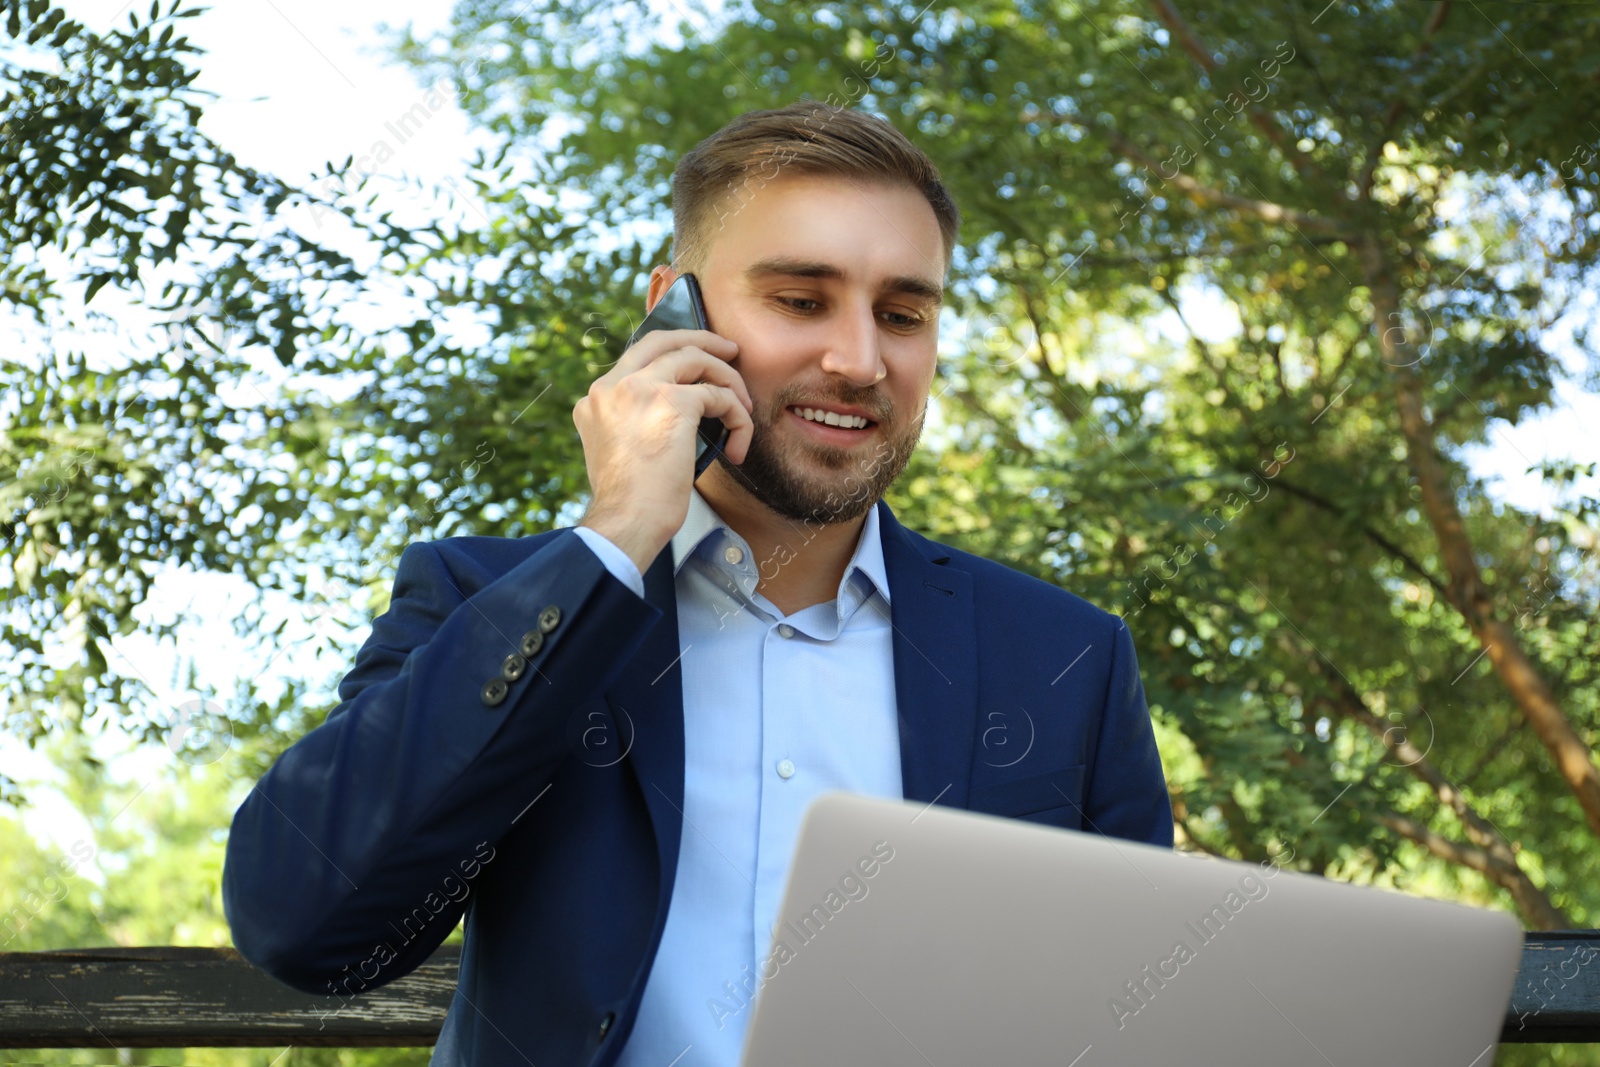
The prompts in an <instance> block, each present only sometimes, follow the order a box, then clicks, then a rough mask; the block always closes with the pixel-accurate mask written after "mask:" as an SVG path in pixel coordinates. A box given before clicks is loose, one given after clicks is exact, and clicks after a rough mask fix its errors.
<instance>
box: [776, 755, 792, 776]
mask: <svg viewBox="0 0 1600 1067" xmlns="http://www.w3.org/2000/svg"><path fill="white" fill-rule="evenodd" d="M778 777H779V778H793V777H794V761H793V760H786V759H781V760H779V761H778Z"/></svg>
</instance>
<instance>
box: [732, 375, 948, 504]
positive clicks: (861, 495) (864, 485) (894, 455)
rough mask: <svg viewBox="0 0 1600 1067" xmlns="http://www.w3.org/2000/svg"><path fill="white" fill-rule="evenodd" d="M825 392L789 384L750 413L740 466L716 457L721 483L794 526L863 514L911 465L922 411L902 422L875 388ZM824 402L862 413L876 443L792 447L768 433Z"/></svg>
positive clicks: (797, 443) (805, 443) (789, 438)
mask: <svg viewBox="0 0 1600 1067" xmlns="http://www.w3.org/2000/svg"><path fill="white" fill-rule="evenodd" d="M831 392H832V393H833V395H831V396H827V397H818V395H817V390H814V389H802V388H800V387H794V386H791V387H789V388H787V389H784V390H783V391H781V392H780V393H779V394H778V396H777V397H775V398H774V399H773V401H772V403H770V404H768V405H767V406H766V407H765V408H764V409H762V408H758V409H757V412H756V415H757V417H756V418H755V419H753V420H752V421H753V422H754V424H755V431H754V433H753V435H752V436H751V439H750V449H749V452H748V453H747V454H746V456H745V460H744V462H743V463H742V464H739V465H737V466H736V465H735V464H733V463H732V462H730V461H729V459H728V457H726V456H724V455H722V454H720V453H719V454H718V455H717V463H719V464H720V465H721V466H722V469H723V470H724V471H725V472H726V473H727V475H728V478H729V480H730V481H732V482H733V484H735V485H737V486H739V487H740V488H742V489H744V490H745V491H746V492H747V493H749V494H750V495H751V496H753V497H755V498H756V499H757V500H759V501H761V502H762V503H763V504H765V505H766V506H767V507H769V508H771V509H772V510H773V511H775V512H777V513H778V514H779V515H782V516H784V517H785V518H790V519H794V520H796V521H798V522H817V523H822V524H823V525H829V524H833V523H843V522H851V521H854V520H855V519H858V518H860V517H861V516H862V515H865V514H866V513H867V509H869V508H871V507H873V506H874V505H876V504H877V503H878V501H879V500H881V499H883V494H884V493H885V492H887V491H888V489H889V486H891V485H893V484H894V481H895V479H896V478H898V477H900V474H901V472H902V471H904V470H905V469H906V464H907V463H909V462H910V461H911V454H912V453H913V452H915V451H916V448H917V442H918V441H920V440H921V439H922V424H923V420H924V418H925V417H926V415H927V405H926V404H924V405H923V407H922V410H920V411H918V412H917V414H916V417H915V418H913V419H911V420H909V421H906V422H905V423H904V424H902V423H901V422H900V420H899V419H897V418H896V417H895V413H894V411H893V408H892V407H891V406H890V405H889V403H888V401H887V400H885V399H884V398H883V397H882V395H881V394H879V393H878V392H876V391H875V390H872V389H852V388H850V387H848V386H845V387H843V388H841V389H836V390H831ZM827 402H832V403H835V404H838V405H841V406H853V407H860V408H863V409H865V410H866V411H868V412H869V413H870V414H869V415H868V418H870V419H872V421H873V422H874V423H875V428H876V430H877V441H876V443H875V444H874V445H858V446H856V447H854V448H839V447H836V446H834V445H824V444H818V443H816V442H813V441H797V440H794V439H793V437H792V436H789V435H779V434H778V433H777V432H776V430H777V427H778V426H779V425H781V423H782V422H783V421H784V420H786V419H788V417H789V413H788V409H789V407H790V406H792V405H799V406H801V407H809V406H815V405H817V404H819V403H827ZM819 468H820V469H819Z"/></svg>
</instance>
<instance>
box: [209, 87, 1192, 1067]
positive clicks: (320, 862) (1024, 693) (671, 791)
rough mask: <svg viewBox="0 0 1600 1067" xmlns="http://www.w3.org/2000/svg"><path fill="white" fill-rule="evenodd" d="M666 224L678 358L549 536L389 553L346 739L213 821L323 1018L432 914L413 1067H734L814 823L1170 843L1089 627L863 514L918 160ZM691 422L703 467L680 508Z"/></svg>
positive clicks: (873, 513) (925, 332)
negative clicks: (703, 451)
mask: <svg viewBox="0 0 1600 1067" xmlns="http://www.w3.org/2000/svg"><path fill="white" fill-rule="evenodd" d="M673 197H674V204H673V209H674V234H675V249H674V251H675V256H674V265H673V267H671V268H669V267H666V266H658V267H657V268H656V269H655V271H654V272H653V273H652V275H651V279H650V288H649V303H650V304H651V305H652V306H653V305H654V304H655V302H656V301H658V300H659V299H660V298H661V296H662V294H663V293H664V292H665V291H666V289H667V287H668V286H669V285H670V284H671V282H672V281H673V280H674V279H675V278H676V277H677V276H678V275H679V274H680V273H693V274H694V275H696V277H697V278H698V280H699V281H700V283H701V285H702V286H703V290H704V294H705V303H706V308H707V311H708V315H709V318H710V326H711V330H710V331H670V332H660V333H655V334H651V335H648V336H646V337H645V338H644V339H642V340H641V341H639V342H638V343H637V344H635V345H634V346H633V347H632V348H630V349H629V350H628V351H627V352H626V353H624V354H623V356H622V358H621V359H620V360H619V361H618V362H617V364H616V366H614V367H613V368H612V369H611V370H610V371H609V372H608V373H606V374H605V375H604V376H603V377H601V378H600V379H599V380H598V381H596V382H595V383H594V384H593V386H592V387H591V388H590V390H589V393H588V395H587V396H585V397H584V398H582V399H580V400H579V401H578V402H577V405H576V407H575V408H574V411H573V418H574V422H575V423H576V425H577V428H578V432H579V434H580V436H581V437H582V440H583V448H584V455H585V459H586V462H587V465H588V470H589V477H590V482H591V486H592V490H593V496H592V502H591V505H590V507H589V510H588V512H587V514H586V515H585V517H584V519H583V522H582V524H581V525H580V526H579V527H578V528H576V529H574V530H558V531H554V532H551V533H548V534H543V535H539V536H536V537H528V538H522V539H518V540H508V539H503V538H492V537H476V538H453V539H447V540H444V541H439V542H434V543H418V544H414V545H412V546H410V547H409V548H408V549H407V550H406V552H405V553H404V555H403V556H402V557H401V560H400V566H399V572H398V574H397V575H396V578H395V586H394V597H393V601H392V603H391V606H390V609H389V611H388V612H387V613H386V614H384V615H383V616H381V617H380V618H378V619H377V620H376V621H375V622H374V623H373V632H372V636H371V637H370V638H369V639H368V641H367V642H366V644H365V645H364V646H363V648H362V650H361V652H360V654H359V655H358V657H357V659H356V664H355V667H354V669H353V670H352V671H351V672H350V674H349V675H348V676H347V677H346V678H345V679H344V681H343V683H342V684H341V685H340V697H341V699H342V702H341V703H340V704H339V706H338V707H337V708H335V709H334V710H333V712H332V713H331V714H330V715H329V716H328V721H327V722H326V723H325V724H324V725H323V726H321V727H319V728H318V729H316V730H314V731H312V732H311V733H310V734H308V735H307V736H306V737H305V738H303V739H302V740H301V741H299V742H298V743H297V744H295V745H294V746H293V747H292V748H290V749H289V750H288V751H287V752H285V753H284V755H283V756H282V758H281V759H280V760H279V761H278V763H277V764H276V765H275V766H274V767H273V768H272V770H271V771H269V772H268V774H267V775H266V776H265V777H264V778H263V779H262V781H261V782H260V783H259V784H258V786H257V787H256V789H255V790H254V791H253V792H252V793H251V795H250V797H249V798H248V799H247V800H246V801H245V803H244V804H243V806H241V808H240V809H239V812H238V815H237V816H236V817H235V820H234V826H233V833H232V836H231V837H230V839H229V843H228V857H227V867H226V870H225V872H224V878H223V891H224V901H225V904H226V907H227V913H228V917H229V920H230V922H231V923H232V924H233V931H234V938H235V942H236V943H237V945H238V946H239V949H240V951H241V952H242V953H243V954H244V955H245V956H246V957H247V958H248V959H250V960H252V961H253V962H255V963H257V964H258V965H259V966H261V967H262V968H264V969H265V970H267V971H268V972H269V973H271V974H273V975H275V976H277V977H278V978H280V979H281V980H283V981H285V982H287V983H289V984H290V985H293V986H296V987H297V988H300V989H304V990H306V991H309V992H316V993H326V994H329V995H330V1010H336V1009H337V1007H338V1006H339V1005H340V1004H342V1003H343V1002H344V1000H346V999H348V998H349V997H350V996H353V995H354V994H356V993H359V992H362V991H364V990H366V989H371V988H373V987H375V986H377V985H380V984H382V983H384V982H387V981H391V980H393V979H394V978H397V977H399V976H401V975H403V974H405V973H406V972H408V971H409V970H411V969H412V968H414V967H415V966H416V965H417V964H419V963H421V962H422V961H423V960H425V959H426V958H427V956H428V955H429V954H430V953H431V952H432V951H433V950H434V949H435V948H436V947H437V946H438V944H439V942H440V941H441V940H443V938H444V937H445V936H446V934H448V933H449V931H450V930H451V929H452V928H453V927H454V925H455V923H456V920H457V919H458V918H459V917H460V916H461V915H462V914H463V912H465V914H466V916H467V927H466V945H465V949H464V951H463V955H462V960H461V977H460V986H459V989H458V992H457V994H456V998H455V1001H454V1004H453V1006H452V1008H451V1011H450V1014H449V1018H448V1019H447V1020H446V1022H445V1026H444V1031H443V1033H442V1034H441V1035H440V1039H439V1044H438V1047H437V1049H436V1051H435V1055H434V1062H435V1063H438V1064H452V1065H453V1064H501V1063H506V1064H512V1063H518V1064H520V1063H537V1064H540V1065H541V1067H543V1065H547V1064H562V1065H565V1064H580V1063H581V1064H590V1063H594V1064H612V1063H621V1064H624V1065H626V1067H645V1065H651V1067H666V1065H668V1064H678V1065H681V1067H690V1065H719V1067H732V1065H733V1064H735V1063H736V1062H737V1060H738V1055H739V1050H740V1042H741V1039H742V1037H743V1034H744V1031H745V1028H746V1026H747V1024H748V1022H749V1018H750V1007H751V1004H752V1000H753V996H754V994H755V993H756V991H757V990H758V988H759V985H760V977H761V976H759V975H758V974H757V973H756V969H757V967H758V966H759V964H758V961H760V960H762V959H763V958H765V957H766V955H767V950H768V947H769V939H770V932H771V929H772V927H773V925H774V924H775V923H777V922H778V921H780V917H779V916H778V915H777V909H778V905H779V897H780V894H781V892H782V889H783V881H784V877H785V875H786V873H787V866H788V861H789V858H790V851H791V849H792V847H793V844H794V839H795V835H796V833H797V830H798V826H799V821H800V817H801V814H802V812H803V811H804V809H805V806H806V804H807V803H808V802H809V801H810V800H811V799H812V798H814V797H815V796H817V795H818V794H820V793H823V792H827V791H829V790H834V789H847V790H851V791H854V792H860V793H868V794H876V795H881V796H891V797H905V798H907V799H910V800H917V801H922V802H924V803H929V802H934V803H940V804H948V805H951V806H956V807H964V808H970V809H973V810H977V811H984V812H990V813H993V814H998V815H1007V816H1013V817H1017V818H1026V819H1030V820H1032V821H1036V822H1043V823H1049V824H1052V825H1056V826H1062V827H1069V828H1074V829H1084V830H1090V831H1096V832H1100V833H1104V834H1110V835H1116V836H1121V837H1125V838H1129V839H1132V840H1139V841H1148V842H1153V843H1159V844H1165V845H1170V843H1171V841H1172V815H1171V808H1170V805H1169V803H1168V799H1167V794H1166V789H1165V785H1164V782H1163V779H1162V774H1161V765H1160V760H1159V757H1158V755H1157V753H1156V748H1155V743H1154V738H1153V735H1152V731H1151V726H1150V721H1149V716H1148V714H1147V712H1146V710H1145V704H1144V697H1143V691H1142V688H1141V686H1140V684H1139V679H1138V672H1137V667H1136V665H1135V663H1134V656H1133V645H1132V642H1131V640H1130V638H1129V635H1128V632H1127V630H1126V628H1125V627H1124V626H1123V625H1122V624H1121V622H1120V620H1118V619H1116V618H1114V617H1112V616H1110V615H1107V614H1105V613H1104V612H1101V611H1099V610H1098V609H1096V608H1093V607H1091V606H1089V605H1088V604H1086V603H1084V602H1083V601H1081V600H1079V599H1077V598H1076V597H1073V596H1072V595H1070V594H1068V593H1066V592H1063V591H1062V590H1060V589H1057V588H1055V587H1053V586H1050V585H1047V584H1045V583H1042V582H1039V581H1037V580H1035V579H1033V578H1029V577H1026V576H1024V575H1021V574H1019V573H1017V572H1014V571H1011V570H1009V569H1007V568H1005V567H1002V566H999V565H997V564H994V563H991V562H989V561H986V560H983V559H980V558H977V557H974V556H970V555H967V554H965V553H962V552H959V551H956V550H954V549H950V548H946V547H944V546H941V545H938V544H936V543H934V542H931V541H928V540H926V539H925V538H922V537H919V536H918V535H916V534H913V533H911V532H910V531H907V530H906V529H904V528H903V527H902V526H901V525H900V524H899V523H898V522H897V521H896V520H895V518H894V516H893V515H892V514H891V513H890V511H889V509H888V507H887V506H886V505H884V504H883V503H882V502H881V500H880V498H881V496H882V494H883V492H884V490H885V489H886V488H887V487H888V486H889V484H890V483H891V482H892V481H893V480H894V478H895V477H896V475H898V474H899V473H900V471H901V470H902V469H903V468H904V466H905V463H906V461H907V458H908V457H909V456H910V454H911V450H912V449H913V448H914V447H915V446H916V443H917V440H918V436H919V434H920V431H921V427H922V422H923V415H924V412H925V410H926V406H927V403H928V394H929V388H930V384H931V382H932V379H933V374H934V365H935V359H936V348H937V337H938V335H937V326H938V311H939V304H940V295H941V292H942V290H943V285H944V276H945V272H946V270H947V268H948V265H949V260H950V254H951V249H952V246H953V243H954V239H955V233H956V226H957V212H956V208H955V205H954V204H953V203H952V202H951V199H950V197H949V195H948V193H947V192H946V190H945V188H944V186H943V185H942V184H941V183H940V181H939V177H938V173H937V171H936V170H935V168H934V167H933V165H932V164H931V163H930V162H929V160H928V159H927V157H926V156H925V155H923V153H922V152H921V151H919V150H918V149H917V148H916V147H915V146H913V145H912V144H911V143H910V142H909V141H908V140H906V139H905V138H904V137H903V136H902V135H901V134H899V133H898V132H897V131H895V130H894V129H893V127H891V126H890V125H889V124H888V123H886V122H884V121H882V120H880V119H876V118H873V117H871V116H867V115H864V114H861V113H858V112H854V111H849V110H845V109H840V108H833V107H828V106H824V105H821V104H815V103H803V104H796V105H793V106H791V107H787V108H783V109H781V110H778V111H769V112H755V113H752V114H748V115H745V116H743V117H741V118H739V119H737V120H735V121H734V122H733V123H731V124H729V125H728V126H727V127H725V128H724V129H723V130H721V131H719V132H718V133H716V134H714V135H713V136H712V137H710V138H709V139H707V140H706V141H705V142H703V143H702V144H700V145H699V146H698V147H697V148H696V149H695V150H694V151H693V152H691V153H690V154H689V155H688V156H686V157H685V158H684V159H683V160H682V161H681V162H680V164H679V166H678V169H677V172H676V174H675V177H674V185H673ZM705 416H710V417H715V418H718V419H721V420H722V421H723V422H724V423H725V424H726V425H727V426H728V427H729V428H730V430H731V431H732V434H731V437H730V439H729V441H728V444H727V448H726V455H725V457H724V458H722V459H720V460H719V461H718V462H717V464H716V465H714V466H713V467H712V468H710V469H709V470H707V472H706V473H705V475H704V476H703V477H701V479H700V480H699V482H698V483H696V482H695V481H694V480H693V456H694V441H695V433H696V430H697V427H698V424H699V422H700V420H701V418H702V417H705ZM997 724H1005V728H1006V729H1007V732H1008V733H1009V734H1010V737H1009V738H1008V747H1001V746H996V745H995V744H993V737H992V734H993V731H994V730H995V728H996V726H997ZM986 735H987V736H986ZM906 980H907V981H915V980H916V976H915V975H912V974H908V975H907V976H906ZM334 997H337V998H338V999H337V1000H335V999H332V998H334Z"/></svg>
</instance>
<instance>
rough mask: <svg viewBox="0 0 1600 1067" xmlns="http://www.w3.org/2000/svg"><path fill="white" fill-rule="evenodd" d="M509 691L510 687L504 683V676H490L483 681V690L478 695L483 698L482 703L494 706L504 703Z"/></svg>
mask: <svg viewBox="0 0 1600 1067" xmlns="http://www.w3.org/2000/svg"><path fill="white" fill-rule="evenodd" d="M510 691H511V687H510V686H508V685H506V682H505V679H504V678H490V679H489V680H488V681H487V682H484V683H483V692H482V693H480V694H479V696H480V697H481V698H482V699H483V702H484V704H486V705H487V706H489V707H491V708H494V707H499V706H500V705H501V704H502V703H504V701H505V699H506V694H507V693H508V692H510Z"/></svg>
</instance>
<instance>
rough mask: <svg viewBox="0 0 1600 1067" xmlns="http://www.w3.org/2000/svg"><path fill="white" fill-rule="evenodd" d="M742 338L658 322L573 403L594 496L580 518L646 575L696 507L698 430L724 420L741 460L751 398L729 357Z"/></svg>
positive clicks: (732, 453) (731, 452)
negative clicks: (660, 326)
mask: <svg viewBox="0 0 1600 1067" xmlns="http://www.w3.org/2000/svg"><path fill="white" fill-rule="evenodd" d="M738 354H739V346H738V345H736V344H734V343H733V342H732V341H729V340H728V339H727V338H724V337H718V336H717V335H716V334H714V333H711V332H709V331H706V330H657V331H656V332H654V333H650V334H646V335H645V336H644V337H642V338H640V340H639V342H638V343H637V344H635V345H634V346H633V347H632V348H630V349H628V350H627V351H626V352H624V353H623V354H622V358H621V359H619V360H617V365H616V366H614V367H612V368H611V369H610V370H609V371H607V372H606V373H605V374H603V375H601V376H600V377H599V378H597V379H595V381H594V384H592V385H591V386H589V393H588V395H587V396H584V397H581V398H579V400H578V403H577V404H576V405H575V406H574V407H573V409H572V421H573V423H574V424H575V425H576V426H577V427H578V436H579V437H580V438H582V440H583V459H584V464H585V465H586V466H587V467H588V469H589V488H590V490H591V491H592V492H593V497H592V499H591V501H590V504H589V510H588V511H587V512H586V513H585V514H584V517H583V522H582V525H584V526H587V527H589V528H590V529H591V530H594V531H595V532H596V533H600V534H604V535H605V536H606V537H607V538H608V539H609V540H610V541H611V542H612V543H613V544H615V545H616V546H617V547H618V548H620V549H622V550H623V551H624V552H626V553H627V554H628V555H629V557H631V558H632V559H633V561H634V563H636V564H638V566H639V572H640V573H641V574H643V573H644V572H645V571H646V570H648V569H649V567H650V564H651V563H652V562H653V561H654V560H655V558H656V556H657V555H659V554H660V552H661V550H662V549H663V548H665V547H666V544H667V542H668V541H670V540H671V539H672V535H673V534H675V533H677V532H678V528H679V527H680V526H682V525H683V520H684V519H685V518H686V517H687V516H688V514H689V491H690V489H691V488H692V487H693V486H694V453H695V434H696V431H697V430H698V429H699V426H700V420H701V419H702V418H706V417H710V418H717V419H721V420H722V422H723V423H724V424H725V425H726V426H727V427H728V429H729V431H730V433H731V435H730V436H729V438H728V444H727V447H726V448H725V449H724V452H725V453H726V454H727V456H728V458H729V459H730V460H732V461H733V462H735V463H743V462H744V458H745V454H746V452H747V451H748V450H749V448H750V437H751V434H752V433H753V432H754V430H755V425H754V423H753V422H751V419H750V412H751V410H752V409H753V407H754V405H753V403H752V402H751V400H750V392H749V390H748V389H746V388H745V384H744V380H743V379H742V378H740V377H739V373H738V372H737V371H735V370H734V369H733V368H732V367H730V366H728V363H727V361H728V360H730V359H733V358H734V357H735V356H737V355H738Z"/></svg>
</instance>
